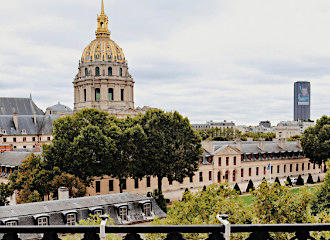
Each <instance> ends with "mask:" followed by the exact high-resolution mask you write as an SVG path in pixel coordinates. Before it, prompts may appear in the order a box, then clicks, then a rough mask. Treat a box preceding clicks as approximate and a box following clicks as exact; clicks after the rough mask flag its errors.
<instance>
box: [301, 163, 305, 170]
mask: <svg viewBox="0 0 330 240" xmlns="http://www.w3.org/2000/svg"><path fill="white" fill-rule="evenodd" d="M304 170H305V164H304V163H302V164H301V171H304Z"/></svg>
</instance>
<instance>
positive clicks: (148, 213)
mask: <svg viewBox="0 0 330 240" xmlns="http://www.w3.org/2000/svg"><path fill="white" fill-rule="evenodd" d="M143 213H144V215H145V216H146V217H150V216H151V203H145V204H143Z"/></svg>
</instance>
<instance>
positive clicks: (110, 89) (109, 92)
mask: <svg viewBox="0 0 330 240" xmlns="http://www.w3.org/2000/svg"><path fill="white" fill-rule="evenodd" d="M108 96H109V101H113V88H109V89H108Z"/></svg>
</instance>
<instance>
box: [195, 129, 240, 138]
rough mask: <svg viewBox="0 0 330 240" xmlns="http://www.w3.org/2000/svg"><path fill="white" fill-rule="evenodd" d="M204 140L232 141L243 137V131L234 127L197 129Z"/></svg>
mask: <svg viewBox="0 0 330 240" xmlns="http://www.w3.org/2000/svg"><path fill="white" fill-rule="evenodd" d="M195 131H196V132H197V133H198V134H199V135H200V137H201V138H202V140H209V141H232V140H234V139H236V138H240V137H241V132H240V131H238V130H234V129H233V128H223V129H222V128H218V127H215V128H210V129H198V130H195Z"/></svg>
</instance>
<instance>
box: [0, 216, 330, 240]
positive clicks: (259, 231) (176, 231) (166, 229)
mask: <svg viewBox="0 0 330 240" xmlns="http://www.w3.org/2000/svg"><path fill="white" fill-rule="evenodd" d="M222 221H223V219H222ZM224 221H226V220H224ZM227 228H229V232H228V231H226V229H227ZM311 231H316V232H321V231H330V224H329V223H320V224H233V225H230V224H229V225H226V224H225V225H183V226H178V225H175V226H173V225H160V226H154V225H135V226H103V227H102V224H101V226H62V225H61V226H28V225H20V226H0V235H2V236H1V237H2V238H1V237H0V238H1V239H6V240H14V239H15V240H18V239H20V238H19V236H20V235H18V233H20V234H24V233H28V234H43V236H42V235H38V236H40V238H41V239H48V240H55V239H59V238H58V235H57V234H58V233H60V234H67V233H70V234H73V233H81V234H84V238H83V239H85V240H99V239H101V240H102V239H105V235H106V234H110V233H113V234H118V233H121V234H126V236H124V237H123V239H130V240H141V239H142V238H141V236H140V235H139V234H141V233H142V234H145V233H164V234H167V237H166V238H165V239H171V240H176V239H178V240H179V239H180V240H183V239H184V238H183V236H182V233H208V237H207V238H206V239H207V240H212V239H223V240H227V239H230V235H228V234H227V233H229V234H231V233H249V237H248V238H246V239H247V240H250V239H253V240H258V239H264V240H267V239H273V238H272V237H271V235H270V232H285V233H295V236H294V237H293V238H291V239H292V240H293V239H297V240H307V239H314V238H313V237H311V235H310V232H311ZM321 239H322V238H321ZM323 239H325V238H323Z"/></svg>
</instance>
